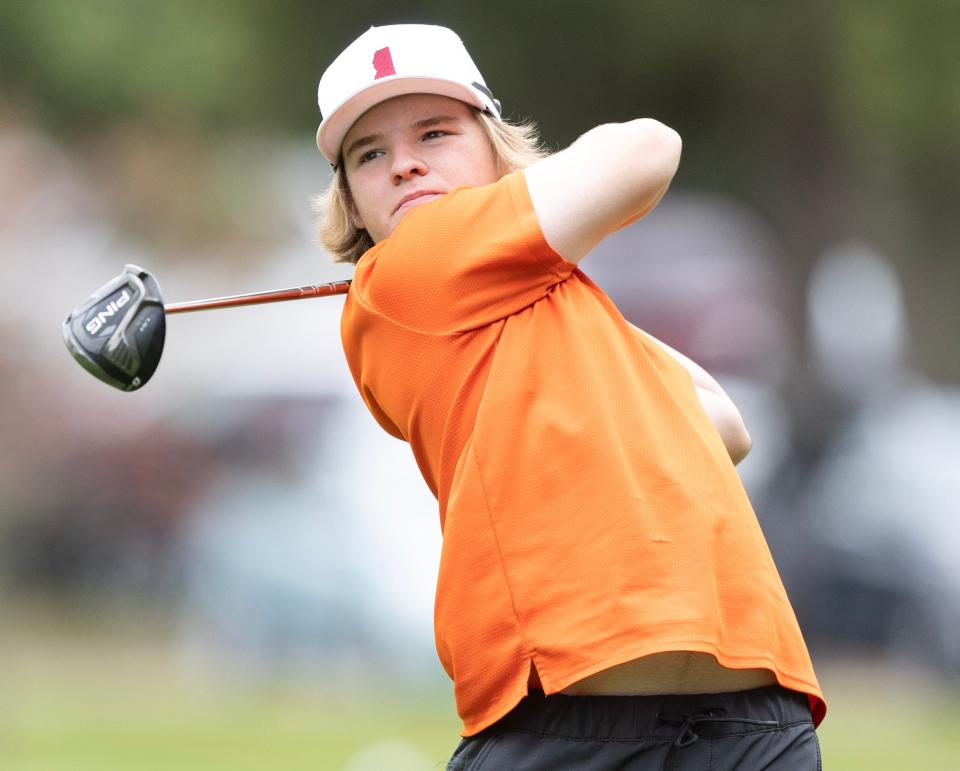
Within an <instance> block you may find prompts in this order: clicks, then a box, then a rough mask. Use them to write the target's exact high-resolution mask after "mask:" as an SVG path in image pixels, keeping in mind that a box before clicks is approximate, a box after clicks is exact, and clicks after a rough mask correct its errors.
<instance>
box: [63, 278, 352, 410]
mask: <svg viewBox="0 0 960 771" xmlns="http://www.w3.org/2000/svg"><path fill="white" fill-rule="evenodd" d="M349 288H350V281H349V280H343V281H334V282H331V283H329V284H314V285H308V286H301V287H293V288H291V289H277V290H273V291H268V292H252V293H250V294H240V295H231V296H229V297H213V298H210V299H206V300H195V301H191V302H181V303H171V304H169V305H164V303H163V296H162V295H161V293H160V285H159V284H158V283H157V280H156V279H155V278H154V277H153V275H152V274H151V273H150V272H149V271H147V270H144V269H143V268H140V267H137V266H136V265H125V266H124V268H123V271H122V272H121V273H120V275H119V276H117V277H116V278H113V279H111V280H110V281H108V282H107V283H106V284H104V285H103V286H102V287H100V288H99V289H98V290H97V291H96V292H94V293H93V294H92V295H90V297H89V298H87V300H86V301H85V302H84V303H83V304H81V305H80V306H79V307H78V308H77V309H76V310H75V311H73V313H71V314H70V315H69V316H67V320H66V321H64V322H63V340H64V342H65V343H66V345H67V350H69V351H70V354H71V355H72V356H73V358H74V359H76V360H77V361H78V362H79V363H80V365H81V366H82V367H83V368H84V369H86V370H87V371H88V372H89V373H90V374H92V375H93V376H94V377H97V378H99V379H100V380H102V381H103V382H104V383H109V384H110V385H112V386H113V387H114V388H119V389H120V390H121V391H136V390H137V389H138V388H142V387H143V386H144V385H145V384H146V383H147V381H148V380H149V379H150V378H151V376H152V375H153V373H154V372H155V371H156V369H157V365H158V364H159V363H160V354H162V353H163V341H164V338H165V336H166V316H167V314H171V313H190V312H193V311H203V310H215V309H217V308H231V307H234V306H238V305H259V304H262V303H271V302H284V301H286V300H302V299H306V298H308V297H326V296H328V295H336V294H346V292H347V290H348V289H349Z"/></svg>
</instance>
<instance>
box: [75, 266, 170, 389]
mask: <svg viewBox="0 0 960 771" xmlns="http://www.w3.org/2000/svg"><path fill="white" fill-rule="evenodd" d="M165 335H166V322H165V319H164V309H163V298H162V296H161V294H160V285H159V284H158V283H157V280H156V279H155V278H154V277H153V276H152V275H151V274H150V273H149V272H148V271H146V270H144V269H143V268H139V267H137V266H136V265H126V266H124V268H123V272H122V273H121V274H120V275H119V276H117V277H116V278H114V279H113V280H111V281H109V282H108V283H106V284H104V285H103V286H102V287H100V288H99V289H98V290H97V291H96V292H94V293H93V294H92V295H90V297H89V299H87V301H86V302H84V303H83V304H82V305H81V306H80V307H79V308H77V309H76V310H75V311H74V312H73V313H71V314H70V315H69V316H68V317H67V320H66V321H65V322H63V340H64V342H65V343H66V344H67V349H68V350H69V351H70V353H71V354H72V355H73V358H75V359H76V360H77V361H78V362H79V363H80V364H81V365H82V366H83V367H84V369H86V370H87V371H88V372H90V373H91V374H92V375H94V376H95V377H98V378H100V380H102V381H103V382H105V383H109V384H110V385H112V386H114V387H115V388H119V389H120V390H121V391H135V390H137V389H138V388H141V387H142V386H144V385H145V384H146V382H147V381H148V380H149V379H150V377H151V376H152V375H153V373H154V371H155V370H156V369H157V365H158V364H159V363H160V354H161V353H163V341H164V337H165Z"/></svg>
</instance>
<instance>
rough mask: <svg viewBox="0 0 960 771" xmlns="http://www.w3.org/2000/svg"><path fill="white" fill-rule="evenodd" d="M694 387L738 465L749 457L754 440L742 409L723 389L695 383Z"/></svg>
mask: <svg viewBox="0 0 960 771" xmlns="http://www.w3.org/2000/svg"><path fill="white" fill-rule="evenodd" d="M694 389H695V390H696V392H697V397H698V398H699V399H700V404H701V406H702V407H703V410H704V412H706V413H707V417H709V418H710V422H711V423H713V426H714V428H716V429H717V432H718V433H719V434H720V439H721V440H722V441H723V446H724V447H725V448H726V449H727V454H728V455H729V456H730V460H732V461H733V463H734V465H736V464H737V463H739V462H740V461H742V460H743V459H744V458H746V457H747V454H748V453H749V452H750V448H751V447H752V446H753V440H752V439H751V438H750V434H749V432H748V431H747V427H746V425H745V424H744V422H743V418H742V417H741V415H740V411H739V410H738V409H737V407H736V405H735V404H734V403H733V402H732V401H731V400H730V397H729V396H727V395H726V394H725V393H723V392H722V391H721V392H720V393H717V392H716V391H712V390H710V389H708V388H704V387H703V386H699V385H695V386H694Z"/></svg>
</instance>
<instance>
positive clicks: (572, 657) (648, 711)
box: [317, 25, 825, 771]
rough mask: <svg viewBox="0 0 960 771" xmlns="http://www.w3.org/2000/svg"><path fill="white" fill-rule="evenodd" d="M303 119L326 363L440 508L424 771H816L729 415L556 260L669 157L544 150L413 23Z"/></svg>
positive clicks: (631, 211) (790, 619)
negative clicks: (442, 700)
mask: <svg viewBox="0 0 960 771" xmlns="http://www.w3.org/2000/svg"><path fill="white" fill-rule="evenodd" d="M319 103H320V110H321V113H322V122H321V124H320V128H319V131H318V132H317V144H318V146H319V148H320V150H321V152H322V153H323V154H324V156H326V158H327V159H328V160H329V161H330V163H331V164H333V166H334V168H335V174H334V178H333V181H332V183H331V186H330V188H329V190H328V191H327V193H326V194H325V196H324V200H323V203H324V210H325V214H324V219H323V220H322V222H321V225H320V235H321V238H322V240H323V243H324V245H325V246H326V247H327V248H328V249H329V250H330V252H331V253H332V254H333V256H334V259H335V260H338V261H341V262H352V263H355V264H356V272H355V274H354V280H353V285H352V287H351V289H350V292H349V294H348V296H347V299H346V303H345V305H344V310H343V319H342V329H341V332H342V337H343V346H344V350H345V352H346V356H347V360H348V362H349V365H350V369H351V372H352V373H353V376H354V378H355V380H356V384H357V387H358V389H359V391H360V394H361V396H362V397H363V400H364V402H365V403H366V405H367V407H368V409H369V410H370V412H371V413H372V414H373V416H374V418H375V419H376V420H377V422H378V423H379V424H380V425H381V426H382V427H383V428H384V430H386V431H387V432H388V433H390V434H391V435H393V436H395V437H397V438H399V439H403V440H404V441H406V442H409V444H410V447H411V449H412V451H413V454H414V457H415V458H416V462H417V464H418V466H419V468H420V471H421V473H422V474H423V477H424V479H425V480H426V483H427V484H428V485H429V487H430V489H431V490H432V491H433V493H434V495H435V496H436V497H437V500H438V502H439V508H440V526H441V528H442V531H443V550H442V554H441V558H440V568H439V578H438V583H437V594H436V644H437V650H438V652H439V654H440V659H441V661H442V663H443V666H444V668H445V669H446V671H447V673H448V674H449V675H450V677H451V678H452V680H453V683H454V693H455V696H456V703H457V710H458V712H459V714H460V717H461V718H462V720H463V725H464V730H463V733H462V735H463V737H464V739H463V740H462V741H461V743H460V746H459V747H458V748H457V750H456V752H455V753H454V755H453V758H452V759H451V760H450V764H449V766H448V768H450V769H481V768H482V769H484V770H485V771H492V770H497V771H501V770H504V771H506V770H519V769H525V770H531V771H532V770H534V769H543V770H544V771H557V770H558V769H577V770H578V771H601V770H603V769H638V770H639V769H662V768H683V769H708V768H709V769H715V770H716V769H734V768H736V769H741V771H743V770H747V771H749V769H789V770H790V771H802V770H804V769H810V770H811V771H813V770H814V769H817V768H818V767H819V748H818V743H817V738H816V734H815V733H814V725H815V724H818V723H819V722H820V720H822V718H823V715H824V712H825V704H824V701H823V697H822V694H821V691H820V687H819V685H818V684H817V679H816V676H815V675H814V672H813V668H812V665H811V663H810V658H809V656H808V654H807V650H806V647H805V645H804V642H803V639H802V637H801V634H800V630H799V628H798V625H797V621H796V619H795V617H794V614H793V611H792V609H791V607H790V603H789V601H788V600H787V597H786V594H785V592H784V589H783V586H782V584H781V581H780V578H779V576H778V574H777V570H776V568H775V566H774V564H773V560H772V559H771V556H770V552H769V550H768V548H767V546H766V542H765V540H764V537H763V535H762V533H761V531H760V528H759V525H758V523H757V519H756V516H755V515H754V512H753V510H752V508H751V506H750V503H749V501H748V500H747V497H746V494H745V492H744V490H743V487H742V485H741V483H740V480H739V478H738V476H737V473H736V470H735V469H734V464H735V463H736V462H738V461H739V460H740V459H741V458H743V457H744V455H746V453H747V452H748V451H749V449H750V437H749V435H748V433H747V431H746V429H745V428H744V425H743V422H742V420H741V418H740V415H739V413H738V411H737V409H736V407H735V406H734V405H733V403H732V402H731V401H730V400H729V398H728V397H727V396H726V394H725V393H724V391H723V389H722V388H720V386H719V385H718V384H717V382H716V381H715V380H714V379H713V378H712V377H710V375H708V374H707V373H706V372H705V371H704V370H703V369H701V368H700V367H699V366H697V365H696V364H695V363H693V362H692V361H690V360H689V359H687V358H685V357H684V356H682V355H681V354H679V353H677V352H676V351H673V350H671V349H670V348H668V347H667V346H666V345H664V344H662V343H660V342H658V341H657V340H655V339H653V338H652V337H650V336H649V335H647V334H645V333H644V332H642V331H640V330H639V329H636V328H635V327H633V326H631V325H630V324H629V323H628V322H627V321H626V320H625V319H624V318H623V316H622V315H621V314H620V312H619V311H618V310H617V308H616V307H615V306H614V305H613V303H612V302H611V301H610V299H609V298H608V297H607V296H606V295H605V294H604V293H603V292H602V291H601V290H600V289H599V288H598V287H597V286H596V285H595V284H593V283H592V282H591V281H590V279H589V278H588V277H587V275H586V274H585V273H583V272H582V271H581V270H580V269H579V267H578V264H579V263H580V261H581V260H583V259H584V258H585V257H587V256H588V255H589V254H590V251H591V250H592V249H593V248H594V247H595V246H596V245H597V244H598V243H599V242H600V241H601V240H603V239H604V238H605V237H606V236H607V235H609V234H610V233H613V232H614V231H616V230H618V229H619V228H621V227H623V226H625V225H627V224H629V223H631V222H633V221H635V220H637V219H639V218H641V217H643V216H644V215H645V214H647V213H648V212H649V211H650V210H651V209H653V208H654V206H656V204H657V202H658V201H659V200H660V198H661V197H662V196H663V194H664V193H665V192H666V190H667V187H668V186H669V184H670V180H671V179H672V177H673V175H674V173H675V172H676V169H677V164H678V161H679V158H680V138H679V137H678V136H677V134H676V133H675V132H674V131H673V130H671V129H669V128H667V127H666V126H664V125H662V124H661V123H658V122H657V121H655V120H651V119H646V118H644V119H640V120H634V121H630V122H628V123H622V124H606V125H601V126H598V127H597V128H595V129H592V130H591V131H588V132H587V133H586V134H584V135H583V136H582V137H580V138H579V139H578V140H577V141H576V142H574V143H573V144H572V145H570V147H568V148H566V149H564V150H562V151H560V152H557V153H555V154H553V155H549V156H546V154H545V153H543V152H542V151H541V150H539V149H538V146H537V140H536V137H535V134H534V131H533V129H532V128H531V127H529V126H516V125H512V124H510V123H508V122H506V121H504V120H503V118H502V117H501V115H500V105H499V103H498V102H497V101H496V100H495V99H494V98H493V95H492V93H491V91H490V89H488V88H487V86H486V84H485V83H484V80H483V78H482V77H481V75H480V73H479V71H478V70H477V68H476V66H475V65H474V63H473V61H472V60H471V58H470V56H469V54H468V53H467V51H466V49H465V48H464V46H463V44H462V43H461V41H460V39H459V38H458V37H457V36H456V35H455V34H454V33H453V32H451V31H450V30H448V29H444V28H442V27H433V26H421V25H398V26H389V27H379V28H371V29H370V30H369V31H367V32H366V33H364V34H363V35H362V36H361V37H360V38H359V39H357V40H356V41H355V42H354V43H352V44H351V45H350V46H349V47H348V48H347V49H346V50H345V51H344V52H343V53H342V54H340V56H339V57H337V59H336V60H335V61H334V62H333V63H332V64H331V65H330V67H329V68H328V69H327V71H326V72H325V73H324V75H323V77H322V79H321V80H320V87H319ZM635 269H636V270H637V271H643V270H644V264H643V258H642V256H641V255H638V256H637V264H636V268H635Z"/></svg>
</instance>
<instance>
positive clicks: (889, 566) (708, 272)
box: [0, 0, 960, 771]
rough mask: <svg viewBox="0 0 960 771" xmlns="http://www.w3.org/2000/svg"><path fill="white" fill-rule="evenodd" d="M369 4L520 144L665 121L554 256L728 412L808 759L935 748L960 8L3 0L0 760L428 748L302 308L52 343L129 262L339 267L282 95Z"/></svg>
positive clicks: (398, 612)
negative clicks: (534, 130) (136, 335)
mask: <svg viewBox="0 0 960 771" xmlns="http://www.w3.org/2000/svg"><path fill="white" fill-rule="evenodd" d="M399 22H427V23H438V24H443V25H447V26H450V27H452V28H454V29H455V30H457V31H458V33H459V34H460V35H461V37H462V38H463V39H464V41H465V43H466V44H467V47H468V49H469V50H470V51H471V53H472V55H473V57H474V59H475V60H476V62H477V63H478V65H479V67H480V69H481V71H482V72H483V73H484V76H485V79H486V81H487V84H488V85H489V86H490V87H491V88H492V90H493V91H494V93H495V95H496V96H497V97H498V98H499V99H500V100H501V101H502V103H503V106H504V110H505V112H506V114H507V115H508V116H511V117H515V118H525V117H532V118H534V119H535V120H536V121H537V122H538V124H539V125H540V127H541V129H542V132H543V136H544V139H545V141H546V142H547V144H548V145H550V146H551V147H553V148H560V147H563V146H565V145H567V144H568V143H570V142H571V141H572V140H574V139H575V138H576V137H577V136H578V135H579V134H580V133H582V132H583V131H585V130H587V129H589V128H591V127H592V126H594V125H597V124H598V123H602V122H608V121H619V120H626V119H629V118H633V117H639V116H653V117H656V118H659V119H660V120H662V121H664V122H665V123H667V124H669V125H671V126H673V127H674V128H676V129H677V130H678V131H679V133H680V134H681V136H682V137H683V139H684V157H683V161H682V164H681V169H680V172H679V173H678V175H677V177H676V179H675V181H674V185H673V188H672V190H671V193H670V194H669V195H668V197H667V199H665V201H664V203H663V204H662V205H661V207H660V208H659V209H658V210H657V212H655V213H654V214H653V215H651V217H649V218H648V219H647V220H644V221H643V222H641V223H639V224H638V225H636V226H634V227H633V228H631V229H630V230H629V231H628V232H625V233H623V234H618V235H617V237H616V238H612V239H611V240H610V242H609V243H608V244H605V245H604V248H603V249H599V250H598V254H597V255H595V256H593V257H591V258H588V260H587V261H586V262H585V263H584V267H585V269H586V270H587V272H588V273H590V274H591V275H592V276H594V277H595V278H596V279H597V280H598V281H599V282H600V283H601V285H602V286H604V287H606V288H608V291H610V293H611V295H612V296H613V297H614V299H615V300H616V301H617V303H618V305H620V307H621V308H622V309H623V310H624V313H625V315H627V316H629V317H630V318H631V320H633V321H635V322H636V323H639V324H641V325H642V326H645V327H646V328H648V329H650V331H652V332H654V334H657V336H659V337H661V338H662V339H665V340H666V341H667V342H669V343H671V344H672V345H674V346H675V347H677V348H679V349H680V350H683V351H684V352H686V353H688V354H689V355H691V356H693V357H694V358H696V359H697V360H699V361H701V363H703V364H704V365H705V366H707V368H708V369H710V370H711V371H712V372H714V373H715V374H716V375H717V377H718V379H719V380H720V381H721V383H723V384H724V386H725V387H726V388H727V389H728V390H729V391H730V393H731V394H732V395H733V396H734V398H735V400H736V401H737V403H738V405H740V406H741V409H742V411H743V413H744V415H745V417H746V418H747V423H748V427H749V428H750V429H751V432H752V433H753V436H754V450H753V453H752V454H751V457H750V458H749V459H748V460H747V461H746V462H745V463H744V464H742V465H741V466H740V467H739V468H740V471H741V474H742V476H743V478H744V483H745V485H746V486H747V489H748V491H749V492H750V494H751V499H752V500H753V501H754V505H755V508H756V509H757V513H758V517H759V518H760V521H761V524H762V525H763V527H764V530H765V532H766V533H767V535H768V539H769V540H770V544H771V549H772V550H773V552H774V555H775V557H776V559H777V562H778V565H779V566H780V568H781V572H782V574H783V577H784V581H785V583H786V585H787V588H788V590H789V592H790V595H791V599H792V600H793V601H794V604H795V606H796V608H797V613H798V617H799V618H800V621H801V625H802V626H803V628H804V631H805V634H806V636H807V638H808V641H809V642H810V646H811V651H812V653H813V655H814V661H815V664H816V665H817V669H818V673H819V675H820V678H821V682H822V685H823V686H824V689H825V691H826V695H827V699H828V702H829V704H830V713H829V715H828V718H827V720H826V722H825V724H824V726H823V728H822V730H821V742H822V745H823V751H824V762H825V767H827V768H831V769H843V770H846V769H850V770H853V769H871V771H874V770H876V769H888V768H889V769H894V768H897V769H901V768H924V769H954V768H958V767H960V740H958V739H957V732H956V731H955V730H954V728H955V726H956V725H957V720H958V718H960V688H958V683H960V569H958V568H957V567H956V563H957V560H956V558H955V556H956V550H957V546H958V544H960V525H958V524H957V522H960V518H958V517H957V516H956V515H957V514H958V513H960V512H958V510H957V503H956V501H957V500H960V482H958V481H957V474H956V461H957V458H958V457H960V444H958V439H957V437H958V436H960V389H958V388H957V385H958V381H960V357H958V356H957V354H956V340H957V339H958V336H960V311H958V308H960V303H958V301H957V297H958V294H960V292H958V290H960V254H958V251H960V248H958V247H960V217H958V216H957V214H958V212H957V207H958V203H960V57H957V55H956V53H955V49H956V41H957V39H958V38H960V4H958V3H955V2H950V1H948V0H918V1H917V2H914V3H902V2H893V1H892V0H873V1H872V2H866V0H837V1H836V2H833V3H824V2H815V1H814V0H810V1H809V2H798V3H793V4H782V3H770V2H761V1H760V0H745V2H739V3H733V4H720V3H706V2H693V3H674V2H667V1H666V0H631V2H626V1H625V0H598V2H593V3H589V4H584V3H572V2H564V1H562V0H560V1H558V2H554V3H550V4H546V5H544V4H539V3H525V2H509V3H508V2H502V0H489V1H488V2H484V3H473V2H463V3H456V4H454V3H448V2H436V1H435V2H427V1H422V2H406V3H399V4H398V3H375V2H367V1H365V0H358V1H356V2H352V3H344V4H330V3H318V2H305V1H303V0H275V1H274V2H272V3H266V2H255V1H254V0H233V1H232V2H213V1H212V0H193V1H192V2H186V1H185V0H168V2H161V3H157V2H150V3H148V2H141V1H140V0H130V1H128V2H120V1H119V0H82V1H79V2H70V1H68V0H33V1H32V2H27V1H26V0H24V1H23V2H16V0H0V270H2V278H3V281H2V287H0V291H2V296H0V343H2V345H0V405H2V407H0V410H2V412H0V436H2V439H0V507H2V508H0V768H2V769H16V770H17V771H26V770H27V769H29V770H31V771H33V770H39V769H44V770H46V769H50V770H53V769H56V770H58V771H59V770H60V769H91V770H92V769H97V770H98V771H99V770H100V769H130V768H137V769H141V768H142V769H193V768H196V769H199V768H203V769H216V768H224V769H227V768H229V769H243V768H251V769H252V768H283V769H299V768H304V769H306V768H310V769H321V768H322V769H327V768H330V769H344V768H345V769H349V770H350V771H362V770H363V769H384V768H390V769H426V768H439V767H442V766H443V762H444V761H445V759H446V757H448V756H449V754H450V752H451V751H452V749H453V747H454V746H455V744H456V741H457V737H456V734H457V731H458V724H457V720H456V717H455V713H454V711H453V706H452V697H451V693H450V687H449V684H448V682H447V681H446V679H445V676H444V675H443V673H442V672H441V671H440V668H439V665H438V664H437V663H436V661H435V657H434V654H433V648H432V644H433V641H432V630H431V612H432V611H431V602H432V591H433V581H434V578H435V569H436V555H437V553H438V548H439V532H438V528H437V525H436V512H435V503H434V502H433V501H432V499H431V498H430V496H429V494H427V493H426V492H425V490H423V489H421V488H422V487H423V485H422V482H421V481H420V480H419V477H418V475H417V470H416V467H415V465H414V463H413V462H412V461H411V459H410V458H409V457H408V453H407V452H405V448H404V447H403V446H400V444H399V443H396V442H394V441H393V440H390V439H388V438H386V437H383V436H381V435H380V434H378V432H377V429H376V427H375V426H374V425H371V424H372V421H371V420H370V419H369V417H368V416H367V415H366V414H364V412H363V409H362V405H360V404H359V400H358V399H357V398H356V395H355V393H354V392H353V390H352V388H353V387H352V383H351V382H350V379H349V374H348V373H347V372H346V368H345V366H344V363H343V361H342V354H341V353H340V351H339V343H338V332H337V329H338V328H337V319H338V312H339V302H340V301H339V300H322V301H316V303H315V304H311V303H297V304H294V305H289V304H287V305H284V306H271V307H264V308H259V309H244V310H236V311H227V312H223V313H218V314H210V315H206V314H201V316H198V317H191V318H182V317H181V318H177V319H175V320H171V321H170V322H169V329H168V339H167V349H166V351H165V353H164V361H163V364H162V365H161V367H160V370H159V371H158V374H157V375H156V377H155V379H154V381H153V382H151V384H150V385H149V386H148V387H147V388H146V389H145V390H144V391H143V392H140V393H137V394H132V395H128V394H120V393H119V392H113V391H111V389H109V388H108V387H106V386H104V385H102V384H100V383H98V382H95V381H93V379H92V378H89V376H87V375H86V374H85V373H83V372H82V371H81V370H80V368H79V367H76V365H75V364H74V363H73V362H72V361H70V359H69V357H68V355H67V354H66V353H65V352H64V351H63V349H62V344H61V342H60V339H59V333H58V331H57V328H58V326H59V324H60V323H61V322H62V320H63V318H64V317H65V315H66V313H67V312H69V311H70V310H71V309H72V308H73V307H75V306H76V305H77V304H79V302H80V301H81V300H82V299H84V298H85V297H86V295H87V294H88V293H89V292H91V291H92V290H93V289H94V288H96V287H97V286H98V285H99V284H100V283H103V282H104V281H106V280H107V279H108V278H109V277H111V276H112V275H114V274H115V273H116V272H118V270H119V268H120V266H122V264H123V263H125V262H135V263H138V264H142V265H144V266H146V267H149V268H150V269H152V270H154V271H155V272H156V273H157V275H158V276H159V278H160V281H161V284H162V285H163V287H164V290H165V296H166V299H168V300H182V299H183V300H185V299H194V298H198V297H203V296H211V295H219V294H229V293H234V292H244V291H253V290H258V289H266V288H273V287H279V286H292V285H297V284H305V283H314V282H320V281H328V280H334V279H336V278H341V277H345V276H349V269H348V268H344V267H342V266H337V267H334V266H332V265H330V264H329V262H328V260H327V258H326V256H325V255H324V254H323V252H322V251H321V250H320V249H319V247H316V246H314V245H313V244H312V227H313V215H312V213H311V211H310V196H311V195H313V194H315V193H318V192H320V191H321V190H322V189H323V187H324V186H325V184H326V182H327V180H328V178H329V170H328V168H327V166H326V164H325V162H324V161H323V159H322V158H321V157H320V155H319V153H318V152H317V151H316V149H315V147H314V146H313V135H314V132H315V129H316V124H317V121H318V118H319V116H318V112H317V108H316V99H315V95H316V84H317V81H318V79H319V76H320V74H321V73H322V71H323V69H324V67H325V66H326V64H328V63H329V61H330V60H331V59H332V58H333V57H334V56H335V55H336V54H337V53H338V52H339V51H340V50H341V49H342V48H343V47H344V46H346V45H347V44H348V43H349V42H350V41H352V40H353V39H354V38H355V37H356V36H358V35H359V34H360V33H362V32H363V31H364V29H366V28H367V27H368V26H369V25H371V24H375V25H381V24H389V23H399ZM951 52H952V53H951ZM571 183H572V184H575V181H572V182H571ZM295 306H296V307H295Z"/></svg>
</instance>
